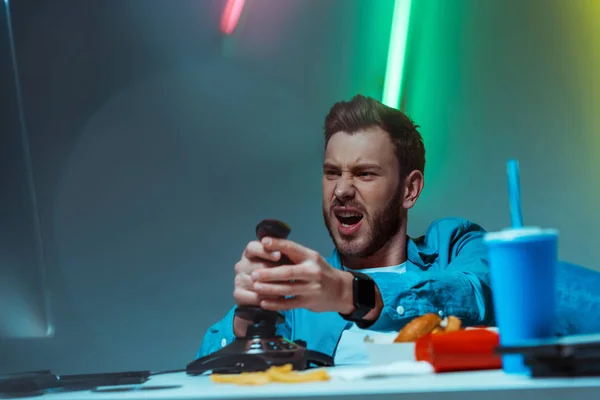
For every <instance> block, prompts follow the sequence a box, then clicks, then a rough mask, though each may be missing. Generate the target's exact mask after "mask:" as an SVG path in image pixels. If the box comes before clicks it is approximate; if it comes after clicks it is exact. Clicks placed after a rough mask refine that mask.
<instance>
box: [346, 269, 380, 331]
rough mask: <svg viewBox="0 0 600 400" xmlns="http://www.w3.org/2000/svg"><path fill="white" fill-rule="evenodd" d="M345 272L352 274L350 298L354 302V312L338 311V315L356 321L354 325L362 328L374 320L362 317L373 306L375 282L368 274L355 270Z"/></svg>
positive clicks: (371, 323) (374, 302)
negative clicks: (344, 312)
mask: <svg viewBox="0 0 600 400" xmlns="http://www.w3.org/2000/svg"><path fill="white" fill-rule="evenodd" d="M347 272H350V273H351V274H352V275H353V276H354V279H353V280H352V300H353V303H354V312H352V313H351V314H342V313H340V315H341V317H342V318H344V319H345V320H347V321H352V322H354V323H356V326H358V327H359V328H361V329H364V328H367V327H369V326H371V325H373V323H374V322H375V321H368V320H365V319H364V317H365V315H367V314H368V313H369V312H370V311H371V310H372V309H374V308H375V304H376V300H375V296H376V291H375V282H374V281H373V279H372V278H371V277H370V276H369V275H366V274H363V273H360V272H355V271H347Z"/></svg>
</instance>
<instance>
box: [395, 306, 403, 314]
mask: <svg viewBox="0 0 600 400" xmlns="http://www.w3.org/2000/svg"><path fill="white" fill-rule="evenodd" d="M396 312H397V313H398V315H404V307H402V306H398V307H397V308H396Z"/></svg>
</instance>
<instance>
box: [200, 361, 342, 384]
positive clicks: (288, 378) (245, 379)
mask: <svg viewBox="0 0 600 400" xmlns="http://www.w3.org/2000/svg"><path fill="white" fill-rule="evenodd" d="M210 379H211V380H212V381H213V382H215V383H230V384H235V385H246V386H250V385H252V386H257V385H266V384H267V383H307V382H318V381H328V380H329V379H331V378H330V376H329V374H328V373H327V371H325V370H324V369H317V370H313V371H307V372H298V371H294V370H293V369H292V364H286V365H282V366H279V367H276V366H273V367H271V368H269V369H268V370H266V371H262V372H242V373H241V374H212V375H210Z"/></svg>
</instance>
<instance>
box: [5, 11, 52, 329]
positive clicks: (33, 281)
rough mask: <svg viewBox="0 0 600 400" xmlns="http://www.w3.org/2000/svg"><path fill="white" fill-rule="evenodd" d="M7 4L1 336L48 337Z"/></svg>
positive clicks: (45, 294)
mask: <svg viewBox="0 0 600 400" xmlns="http://www.w3.org/2000/svg"><path fill="white" fill-rule="evenodd" d="M8 7H9V3H8V2H7V1H2V2H0V74H1V75H0V87H2V90H0V339H4V338H27V337H48V336H51V335H53V332H54V328H53V325H52V322H51V319H50V308H49V299H48V287H47V280H46V268H45V262H44V252H43V244H42V236H41V229H40V223H39V216H38V208H37V200H36V192H35V184H34V179H33V174H32V163H31V156H30V151H29V139H28V135H27V130H26V126H25V114H24V112H23V108H22V99H21V93H20V86H19V74H18V65H17V58H16V57H15V49H14V40H13V35H12V27H11V21H10V10H9V8H8Z"/></svg>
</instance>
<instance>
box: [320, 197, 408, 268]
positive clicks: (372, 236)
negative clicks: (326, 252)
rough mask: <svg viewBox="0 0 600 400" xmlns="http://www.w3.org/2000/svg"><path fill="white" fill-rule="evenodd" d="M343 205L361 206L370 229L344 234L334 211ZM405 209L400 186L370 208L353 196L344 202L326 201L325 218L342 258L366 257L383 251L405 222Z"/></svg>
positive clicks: (324, 205)
mask: <svg viewBox="0 0 600 400" xmlns="http://www.w3.org/2000/svg"><path fill="white" fill-rule="evenodd" d="M339 206H346V207H354V208H357V209H358V210H360V211H361V212H362V214H363V218H362V219H363V221H362V223H363V224H364V223H365V222H366V226H367V227H368V231H367V232H365V233H364V234H362V235H361V236H355V237H351V238H344V237H342V236H341V235H340V234H339V232H338V230H337V227H336V225H337V223H338V220H337V218H336V216H335V214H334V213H333V208H334V207H339ZM401 210H402V190H401V189H400V188H399V190H397V191H396V193H394V196H392V198H391V199H390V200H388V201H387V202H386V203H385V204H384V205H383V206H381V207H379V208H377V209H374V210H369V211H367V210H366V209H365V208H364V207H363V206H362V204H360V203H358V202H356V201H353V200H350V201H347V202H340V201H338V200H337V199H334V201H333V202H332V203H331V204H325V202H323V219H324V220H325V226H326V227H327V231H329V236H330V237H331V240H333V243H334V245H335V247H336V249H337V251H338V253H339V254H340V256H341V257H342V259H344V258H366V257H369V256H371V255H373V254H375V253H376V252H377V251H379V250H380V249H381V248H382V247H383V246H385V245H386V244H387V243H388V241H389V240H390V239H391V237H392V236H394V235H395V234H396V233H397V232H398V230H399V229H400V225H401V222H402V216H401Z"/></svg>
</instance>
